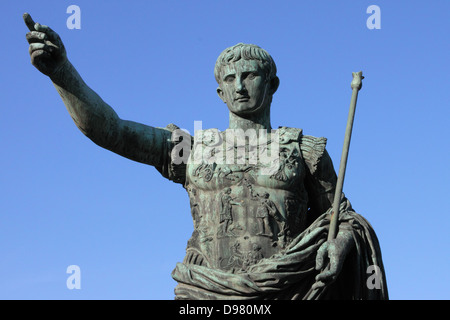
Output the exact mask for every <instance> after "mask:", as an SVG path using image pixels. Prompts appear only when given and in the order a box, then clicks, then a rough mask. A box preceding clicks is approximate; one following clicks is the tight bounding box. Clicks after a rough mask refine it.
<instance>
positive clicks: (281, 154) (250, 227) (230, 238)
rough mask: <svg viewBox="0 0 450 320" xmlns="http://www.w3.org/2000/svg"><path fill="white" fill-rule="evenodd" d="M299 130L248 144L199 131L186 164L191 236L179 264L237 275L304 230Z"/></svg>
mask: <svg viewBox="0 0 450 320" xmlns="http://www.w3.org/2000/svg"><path fill="white" fill-rule="evenodd" d="M300 135H301V130H299V129H292V128H285V127H282V128H279V129H278V130H276V131H275V132H273V133H272V134H269V135H267V136H263V135H260V136H258V137H256V136H254V137H247V139H246V140H243V141H241V142H242V143H239V142H238V141H237V140H238V139H239V138H242V136H237V135H236V134H234V133H233V134H230V131H229V130H227V131H225V132H218V131H217V130H214V129H211V130H205V131H202V132H201V133H200V135H198V136H196V139H195V140H194V146H193V149H192V151H191V155H190V158H189V161H188V163H187V169H186V170H187V172H186V184H185V187H186V190H187V191H188V193H189V198H190V205H191V213H192V218H193V221H194V231H193V234H192V237H191V239H190V240H189V242H188V247H187V250H186V251H187V255H186V258H185V261H184V262H185V263H192V264H199V265H206V266H209V267H211V268H218V269H222V270H227V271H230V272H241V271H244V270H245V269H246V268H247V267H249V266H250V265H252V264H255V263H256V262H257V261H259V260H260V259H262V258H264V257H270V256H271V255H273V254H275V253H277V252H279V251H280V250H281V249H282V248H284V247H285V246H286V245H287V244H288V243H289V242H290V241H291V240H292V239H293V238H294V237H295V236H296V235H298V234H299V233H300V232H301V231H303V229H304V228H305V225H304V221H305V214H306V211H307V202H308V197H307V193H306V191H305V187H304V185H303V181H304V176H305V163H304V161H303V159H302V155H301V150H300V145H299V139H300Z"/></svg>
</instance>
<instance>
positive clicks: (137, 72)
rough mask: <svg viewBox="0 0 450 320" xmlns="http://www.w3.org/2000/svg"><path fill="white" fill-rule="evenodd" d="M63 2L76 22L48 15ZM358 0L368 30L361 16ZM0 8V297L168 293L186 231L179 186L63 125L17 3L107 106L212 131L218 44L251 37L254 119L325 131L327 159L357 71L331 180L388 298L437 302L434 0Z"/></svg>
mask: <svg viewBox="0 0 450 320" xmlns="http://www.w3.org/2000/svg"><path fill="white" fill-rule="evenodd" d="M72 4H75V5H78V6H79V7H80V9H81V29H79V30H77V29H73V30H70V29H68V28H67V26H66V20H67V18H68V17H69V14H67V13H66V9H67V7H68V6H69V5H72ZM373 4H375V5H378V6H379V7H380V9H381V29H378V30H376V29H375V30H369V29H368V28H367V26H366V20H367V19H368V18H369V16H370V15H369V14H367V13H366V9H367V7H368V6H369V5H373ZM0 12H1V13H0V15H1V18H2V22H3V26H4V27H5V28H3V34H4V35H7V37H6V39H4V42H3V43H4V44H3V47H2V48H3V49H2V50H1V51H0V64H1V70H2V75H3V76H2V77H1V80H0V83H1V115H2V116H1V118H2V125H1V127H0V141H1V145H2V148H1V152H2V155H1V157H0V167H1V168H2V171H1V172H2V173H1V180H0V197H1V201H0V207H1V209H0V214H1V221H0V256H1V260H0V299H173V297H174V294H173V289H174V287H175V285H176V283H175V281H174V280H172V278H171V276H170V273H171V271H172V270H173V268H174V267H175V264H176V263H177V262H179V261H182V259H183V257H184V252H185V248H186V243H187V240H188V239H189V237H190V234H191V232H192V228H193V226H192V220H191V215H190V210H189V201H188V197H187V194H186V193H185V191H184V190H183V188H182V187H181V186H179V185H177V184H174V183H172V182H170V181H167V180H165V179H164V178H162V176H161V175H160V174H159V173H158V172H157V171H156V170H155V169H154V168H152V167H149V166H146V165H143V164H139V163H136V162H133V161H130V160H127V159H125V158H121V157H120V156H118V155H116V154H114V153H111V152H110V151H106V150H104V149H101V148H100V147H98V146H97V145H95V144H94V143H92V142H91V141H90V140H89V139H87V138H86V137H85V136H84V135H83V134H82V133H81V132H79V131H78V129H77V128H76V127H75V125H74V124H73V121H72V120H71V118H70V116H69V115H68V113H67V111H66V109H65V107H64V105H63V103H62V101H61V99H60V97H59V95H58V94H57V92H56V90H55V89H54V87H53V85H52V84H51V82H50V80H49V79H48V78H47V77H45V76H44V75H42V74H40V73H39V72H38V71H37V70H36V69H35V68H34V67H33V66H32V65H31V64H30V59H29V55H28V44H27V42H26V40H25V34H26V32H27V28H26V26H25V25H24V23H23V21H22V14H23V13H24V12H29V13H30V14H31V15H32V17H33V18H34V20H35V21H36V22H40V23H42V24H46V25H49V26H51V27H52V28H53V29H54V30H55V31H56V32H58V33H59V34H60V36H61V38H62V39H63V41H64V44H65V46H66V49H67V52H68V57H69V59H70V61H71V62H72V63H73V64H74V66H75V67H76V68H77V70H78V71H79V72H80V74H81V75H82V77H83V79H84V80H85V81H86V82H87V84H88V85H89V86H90V87H91V88H93V89H94V90H95V91H96V92H97V93H98V94H99V95H100V96H101V97H102V98H103V99H104V100H105V101H106V102H107V103H109V104H110V105H111V106H112V107H113V108H114V109H115V110H116V112H117V113H118V114H119V116H120V117H121V118H123V119H127V120H134V121H138V122H142V123H145V124H148V125H152V126H166V125H167V124H169V123H175V124H177V125H178V126H180V127H182V128H185V129H187V130H189V131H190V132H191V133H192V132H193V129H194V121H197V120H198V121H202V122H203V128H219V129H220V130H224V129H226V128H227V125H228V111H227V109H226V106H225V105H224V104H223V103H222V102H221V101H220V100H219V98H218V96H217V94H216V88H217V84H216V82H215V80H214V75H213V68H214V63H215V60H216V58H217V57H218V55H219V54H220V52H221V51H222V50H223V49H225V48H227V47H229V46H231V45H234V44H236V43H238V42H247V43H254V44H257V45H259V46H261V47H263V48H265V49H266V50H267V51H268V52H269V53H270V54H271V55H272V57H273V58H274V60H275V62H276V64H277V68H278V76H279V77H280V80H281V84H280V87H279V89H278V91H277V93H276V94H275V96H274V99H273V104H272V126H274V127H278V126H281V125H283V126H290V127H298V128H303V130H304V133H305V134H310V135H314V136H325V137H327V138H328V145H327V149H328V152H329V153H330V155H331V157H332V159H333V161H334V165H335V169H336V170H338V166H339V160H340V153H341V150H342V142H343V136H344V131H345V124H346V120H347V114H348V106H349V102H350V96H351V90H350V82H351V72H352V71H359V70H362V71H363V74H364V76H365V79H364V81H363V88H362V90H361V92H360V95H359V99H358V107H357V110H356V117H355V125H354V129H353V137H352V142H351V148H350V155H349V161H348V167H347V173H346V180H345V184H344V192H345V193H346V195H347V196H348V198H349V199H350V201H351V202H352V204H353V207H354V208H355V209H356V211H358V212H359V213H360V214H362V215H363V216H364V217H365V218H367V219H368V220H369V222H370V223H371V224H372V226H373V227H374V229H375V231H376V233H377V235H378V238H379V241H380V244H381V249H382V253H383V260H384V265H385V269H386V277H387V283H388V288H389V294H390V297H391V298H392V299H449V298H450V290H449V288H448V286H449V284H450V276H449V268H450V259H449V254H448V247H449V235H448V230H449V228H450V218H449V213H450V210H449V201H448V200H449V191H450V188H449V182H448V181H449V180H450V172H449V166H448V164H449V160H450V151H449V149H450V148H449V142H448V141H449V140H448V136H449V133H450V132H449V131H450V130H449V126H448V122H449V118H450V117H449V116H450V112H449V106H450V103H449V102H450V99H449V98H450V94H449V88H448V87H449V84H450V82H449V74H450V70H449V59H448V58H449V55H448V53H449V51H450V50H449V49H450V46H449V41H448V32H449V27H450V24H449V19H448V15H449V13H450V2H449V1H445V0H432V1H381V0H375V1H362V0H361V1H314V2H312V1H283V0H280V1H265V0H263V1H242V0H241V1H233V0H232V1H196V0H191V1H162V0H161V1H157V0H155V1H132V2H130V1H128V2H126V1H85V0H73V1H48V0H43V1H29V0H25V1H20V2H13V1H3V2H2V3H1V4H0ZM6 40H7V41H6ZM69 265H78V266H79V267H80V270H81V289H79V290H77V289H74V290H69V289H68V288H67V287H66V279H67V278H68V276H69V275H68V274H67V273H66V269H67V267H68V266H69Z"/></svg>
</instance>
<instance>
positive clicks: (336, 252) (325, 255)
mask: <svg viewBox="0 0 450 320" xmlns="http://www.w3.org/2000/svg"><path fill="white" fill-rule="evenodd" d="M353 246H354V240H353V237H352V234H351V233H350V231H345V230H343V231H339V233H338V235H337V236H336V238H335V239H333V240H330V241H326V242H324V243H323V244H322V245H321V246H320V247H319V250H317V256H316V270H322V271H321V272H320V273H319V274H318V275H317V276H316V283H315V284H314V285H313V289H315V288H320V287H323V286H325V285H326V284H329V283H332V282H333V281H335V280H336V278H337V276H338V275H339V273H340V272H341V270H342V266H343V264H344V261H345V257H346V256H347V254H348V252H349V251H350V250H351V249H352V248H353ZM326 261H328V267H327V268H325V266H326Z"/></svg>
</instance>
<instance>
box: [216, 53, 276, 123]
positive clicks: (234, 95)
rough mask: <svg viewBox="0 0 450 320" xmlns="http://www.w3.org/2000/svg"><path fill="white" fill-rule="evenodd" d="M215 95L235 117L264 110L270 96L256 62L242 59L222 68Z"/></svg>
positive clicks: (262, 71) (262, 73) (263, 75)
mask: <svg viewBox="0 0 450 320" xmlns="http://www.w3.org/2000/svg"><path fill="white" fill-rule="evenodd" d="M217 93H218V94H219V96H220V98H221V99H222V100H223V101H224V102H225V103H226V104H227V106H228V109H229V110H230V111H231V112H233V113H235V114H237V115H246V114H252V113H256V112H259V111H261V110H263V109H265V108H266V107H268V106H267V104H268V101H269V100H270V99H268V98H269V97H268V96H269V94H271V93H270V92H269V85H268V82H267V81H266V74H265V72H264V70H262V69H261V67H260V66H259V65H258V62H257V61H256V60H244V59H241V60H239V61H237V62H235V63H231V64H229V65H227V66H224V67H222V72H221V83H220V87H219V88H218V89H217Z"/></svg>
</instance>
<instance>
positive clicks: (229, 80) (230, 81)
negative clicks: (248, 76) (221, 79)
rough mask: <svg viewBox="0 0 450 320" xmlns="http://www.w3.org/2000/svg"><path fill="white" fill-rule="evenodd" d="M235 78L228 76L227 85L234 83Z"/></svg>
mask: <svg viewBox="0 0 450 320" xmlns="http://www.w3.org/2000/svg"><path fill="white" fill-rule="evenodd" d="M234 79H235V77H234V76H228V77H226V78H225V82H226V83H232V82H233V81H234Z"/></svg>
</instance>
